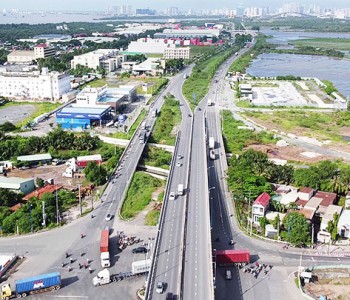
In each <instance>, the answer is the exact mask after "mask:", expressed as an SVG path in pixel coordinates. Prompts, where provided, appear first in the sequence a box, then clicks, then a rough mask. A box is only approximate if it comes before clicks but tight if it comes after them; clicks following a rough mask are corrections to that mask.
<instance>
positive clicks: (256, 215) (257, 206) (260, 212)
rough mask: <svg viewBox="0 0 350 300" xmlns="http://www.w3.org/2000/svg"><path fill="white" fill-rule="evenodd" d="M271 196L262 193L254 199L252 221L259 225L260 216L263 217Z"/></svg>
mask: <svg viewBox="0 0 350 300" xmlns="http://www.w3.org/2000/svg"><path fill="white" fill-rule="evenodd" d="M270 200H271V197H270V195H269V194H268V193H265V192H264V193H262V194H261V195H259V196H258V198H256V199H255V201H254V203H253V207H252V210H253V212H252V214H253V223H254V224H256V225H259V220H260V218H262V217H264V216H265V214H266V212H267V209H268V207H269V204H270Z"/></svg>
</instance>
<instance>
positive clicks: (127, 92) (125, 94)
mask: <svg viewBox="0 0 350 300" xmlns="http://www.w3.org/2000/svg"><path fill="white" fill-rule="evenodd" d="M136 90H137V86H132V85H121V86H119V87H118V88H107V85H104V86H103V87H98V88H93V87H89V86H88V87H86V88H84V89H83V90H82V91H81V92H80V93H79V94H78V95H77V97H76V103H77V105H79V106H95V105H101V104H102V105H103V104H106V105H111V106H113V107H115V106H116V105H117V103H116V102H118V103H120V102H121V101H129V102H132V101H134V100H135V99H136V96H137V95H136Z"/></svg>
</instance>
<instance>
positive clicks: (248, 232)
mask: <svg viewBox="0 0 350 300" xmlns="http://www.w3.org/2000/svg"><path fill="white" fill-rule="evenodd" d="M249 209H250V190H249V197H248V214H247V233H249V215H250V214H249ZM252 216H253V209H252ZM250 222H251V223H252V222H253V218H252V219H251V220H250Z"/></svg>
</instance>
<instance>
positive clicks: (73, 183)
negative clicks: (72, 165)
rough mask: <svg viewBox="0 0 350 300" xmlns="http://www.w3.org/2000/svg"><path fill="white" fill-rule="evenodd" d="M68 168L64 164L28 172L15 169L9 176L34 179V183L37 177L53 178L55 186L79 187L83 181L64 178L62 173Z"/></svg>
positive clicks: (37, 168)
mask: <svg viewBox="0 0 350 300" xmlns="http://www.w3.org/2000/svg"><path fill="white" fill-rule="evenodd" d="M66 168H67V166H66V165H64V164H63V165H59V166H53V165H46V166H40V167H36V168H31V169H27V170H19V169H13V170H11V172H9V173H8V174H7V176H8V177H22V178H34V181H35V180H36V178H37V177H40V178H42V179H44V180H48V179H50V178H53V179H54V183H55V184H61V185H63V186H65V187H77V185H78V183H79V180H80V181H81V179H76V178H67V177H62V173H63V172H64V170H65V169H66Z"/></svg>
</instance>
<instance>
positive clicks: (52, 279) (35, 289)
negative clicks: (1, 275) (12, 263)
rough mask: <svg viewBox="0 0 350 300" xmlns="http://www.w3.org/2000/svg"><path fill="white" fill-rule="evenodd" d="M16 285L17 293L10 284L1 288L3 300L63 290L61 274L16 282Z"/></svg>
mask: <svg viewBox="0 0 350 300" xmlns="http://www.w3.org/2000/svg"><path fill="white" fill-rule="evenodd" d="M15 285H16V290H15V291H14V290H12V289H11V285H10V284H9V283H6V284H4V285H3V286H2V287H1V299H2V300H9V299H12V298H21V297H26V296H27V295H31V294H38V293H43V292H47V291H54V290H58V289H60V288H61V275H60V273H59V272H53V273H48V274H42V275H38V276H34V277H29V278H24V279H19V280H16V281H15Z"/></svg>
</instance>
